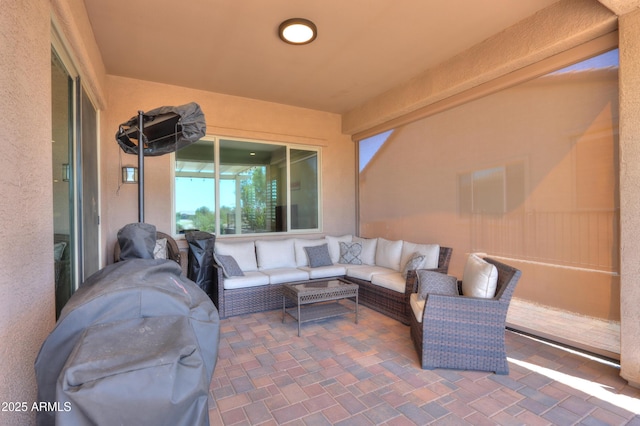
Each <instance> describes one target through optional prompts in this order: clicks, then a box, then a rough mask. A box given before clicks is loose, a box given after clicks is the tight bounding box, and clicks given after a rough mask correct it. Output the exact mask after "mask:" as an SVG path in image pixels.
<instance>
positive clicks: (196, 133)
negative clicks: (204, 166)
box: [116, 102, 207, 157]
mask: <svg viewBox="0 0 640 426" xmlns="http://www.w3.org/2000/svg"><path fill="white" fill-rule="evenodd" d="M143 116H144V122H143V125H144V129H143V147H144V150H143V153H144V155H145V156H152V157H153V156H158V155H164V154H168V153H171V152H175V151H178V150H180V149H182V148H184V147H185V146H188V145H190V144H192V143H194V142H197V141H198V140H200V138H202V137H203V136H204V135H205V133H206V130H207V125H206V123H205V119H204V114H203V113H202V110H201V109H200V105H198V104H197V103H195V102H191V103H188V104H186V105H180V106H162V107H159V108H156V109H152V110H151V111H147V112H145V113H144V115H143ZM133 139H135V140H136V141H137V143H136V142H134V141H133ZM139 139H140V131H139V128H138V116H137V115H136V116H134V117H131V119H129V121H127V122H126V123H122V124H120V126H119V128H118V132H117V133H116V140H117V141H118V144H119V145H120V148H122V150H123V151H124V152H126V153H127V154H138V147H139V146H140V140H139Z"/></svg>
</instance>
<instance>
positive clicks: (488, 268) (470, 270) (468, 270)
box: [462, 253, 498, 299]
mask: <svg viewBox="0 0 640 426" xmlns="http://www.w3.org/2000/svg"><path fill="white" fill-rule="evenodd" d="M497 285H498V269H496V267H495V266H494V265H492V264H491V263H489V262H486V261H485V260H484V259H482V258H481V257H480V256H478V255H477V254H473V253H472V254H470V255H469V258H468V259H467V263H466V264H465V265H464V272H463V274H462V294H464V295H465V296H472V297H482V298H484V299H491V298H493V297H494V296H495V295H496V287H497Z"/></svg>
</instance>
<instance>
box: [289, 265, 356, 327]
mask: <svg viewBox="0 0 640 426" xmlns="http://www.w3.org/2000/svg"><path fill="white" fill-rule="evenodd" d="M287 299H289V300H290V301H292V302H294V303H295V305H296V306H294V307H292V308H289V309H287V307H286V304H287ZM341 299H354V302H355V307H354V309H349V308H348V307H346V306H345V305H344V304H342V303H340V302H339V301H340V300H341ZM303 305H304V306H303ZM351 312H355V317H356V319H355V323H356V324H357V323H358V285H357V284H352V283H348V282H346V281H343V280H341V279H339V278H338V279H333V280H326V281H313V282H308V283H301V284H285V285H284V286H283V287H282V322H283V323H284V320H285V317H286V315H287V314H289V315H291V316H292V317H293V318H294V319H295V320H296V321H298V336H300V324H301V323H303V322H307V321H314V320H319V319H323V318H330V317H335V316H338V315H344V314H348V313H351Z"/></svg>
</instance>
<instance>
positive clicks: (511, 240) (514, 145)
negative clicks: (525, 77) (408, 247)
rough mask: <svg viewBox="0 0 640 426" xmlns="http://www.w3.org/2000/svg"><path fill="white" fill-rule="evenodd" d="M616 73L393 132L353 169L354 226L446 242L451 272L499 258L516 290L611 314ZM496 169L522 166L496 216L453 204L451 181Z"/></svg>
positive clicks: (499, 97) (615, 301)
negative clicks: (356, 190)
mask: <svg viewBox="0 0 640 426" xmlns="http://www.w3.org/2000/svg"><path fill="white" fill-rule="evenodd" d="M617 81H618V73H617V71H616V70H615V69H612V70H603V71H599V72H586V73H584V72H583V73H580V74H575V73H572V74H566V75H554V76H546V77H543V78H539V79H536V80H533V81H530V82H528V83H525V84H521V85H519V86H516V87H513V88H510V89H507V90H504V91H501V92H498V93H495V94H493V95H490V96H487V97H485V98H481V99H478V100H475V101H473V102H470V103H467V104H465V105H463V106H460V107H458V108H455V109H451V110H448V111H445V112H443V113H441V114H438V115H434V116H432V117H428V118H425V119H423V120H420V121H417V122H414V123H411V124H408V125H405V126H403V127H401V128H398V129H396V130H395V131H394V133H393V134H392V135H391V136H390V138H389V139H388V141H387V143H386V144H385V145H384V146H383V148H382V149H381V150H380V151H379V152H378V153H377V154H376V155H375V156H374V158H373V159H372V161H371V162H370V163H369V164H368V165H367V167H366V168H365V169H364V171H363V172H362V173H361V175H360V229H361V231H362V234H363V235H365V236H369V237H374V236H382V237H385V238H391V239H405V240H409V241H413V242H419V243H439V244H441V245H445V246H448V247H452V248H453V256H452V259H451V265H450V269H449V272H450V273H451V274H452V275H455V276H458V277H461V276H462V272H463V269H464V264H465V261H466V256H467V254H468V253H470V252H476V251H480V252H484V253H487V254H488V255H490V256H494V257H495V256H499V257H503V258H504V257H506V258H508V260H506V261H507V262H508V263H511V264H514V266H516V267H518V268H520V269H521V270H522V272H523V274H522V278H521V280H520V282H519V283H518V287H517V288H516V296H519V297H521V298H524V299H527V300H531V301H533V302H535V303H541V304H544V305H548V306H554V307H557V308H560V309H565V310H569V311H573V312H579V313H581V314H583V315H589V316H595V317H600V318H606V319H612V320H619V319H620V314H619V306H620V299H619V274H618V272H619V269H618V256H617V251H618V226H617V223H618V219H617V216H618V200H617V196H616V195H615V194H616V192H617V179H616V177H617V174H618V167H617V134H616V130H617V129H615V128H612V127H611V126H612V124H611V123H614V125H615V123H617V120H618V110H617V105H618V83H617ZM496 167H506V168H512V170H513V169H515V170H521V171H522V172H518V173H517V174H508V175H507V177H506V178H505V181H506V185H507V187H508V188H509V189H508V193H507V194H506V195H505V197H504V198H503V196H499V197H498V198H497V199H495V200H494V201H495V202H496V208H497V210H501V209H502V208H503V207H502V202H503V199H506V207H505V212H504V213H502V214H499V213H485V214H481V213H476V214H473V215H472V214H470V212H467V211H465V209H464V208H463V207H462V204H463V201H462V199H461V195H460V194H461V193H462V191H463V189H462V187H461V186H460V184H459V181H460V177H461V176H463V175H466V174H468V173H471V172H474V171H481V170H486V169H491V168H496ZM594 178H597V179H594ZM496 191H500V188H496ZM485 208H486V207H485Z"/></svg>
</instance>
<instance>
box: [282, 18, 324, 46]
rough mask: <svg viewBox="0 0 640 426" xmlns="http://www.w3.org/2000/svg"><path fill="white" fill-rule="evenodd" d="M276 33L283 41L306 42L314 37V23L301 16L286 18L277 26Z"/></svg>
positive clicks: (315, 30)
mask: <svg viewBox="0 0 640 426" xmlns="http://www.w3.org/2000/svg"><path fill="white" fill-rule="evenodd" d="M278 35H279V36H280V38H281V39H282V41H284V42H285V43H289V44H308V43H311V42H312V41H313V40H315V39H316V37H317V35H318V29H317V28H316V24H314V23H313V22H311V21H309V20H308V19H303V18H292V19H287V20H286V21H284V22H283V23H282V24H280V28H278Z"/></svg>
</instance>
